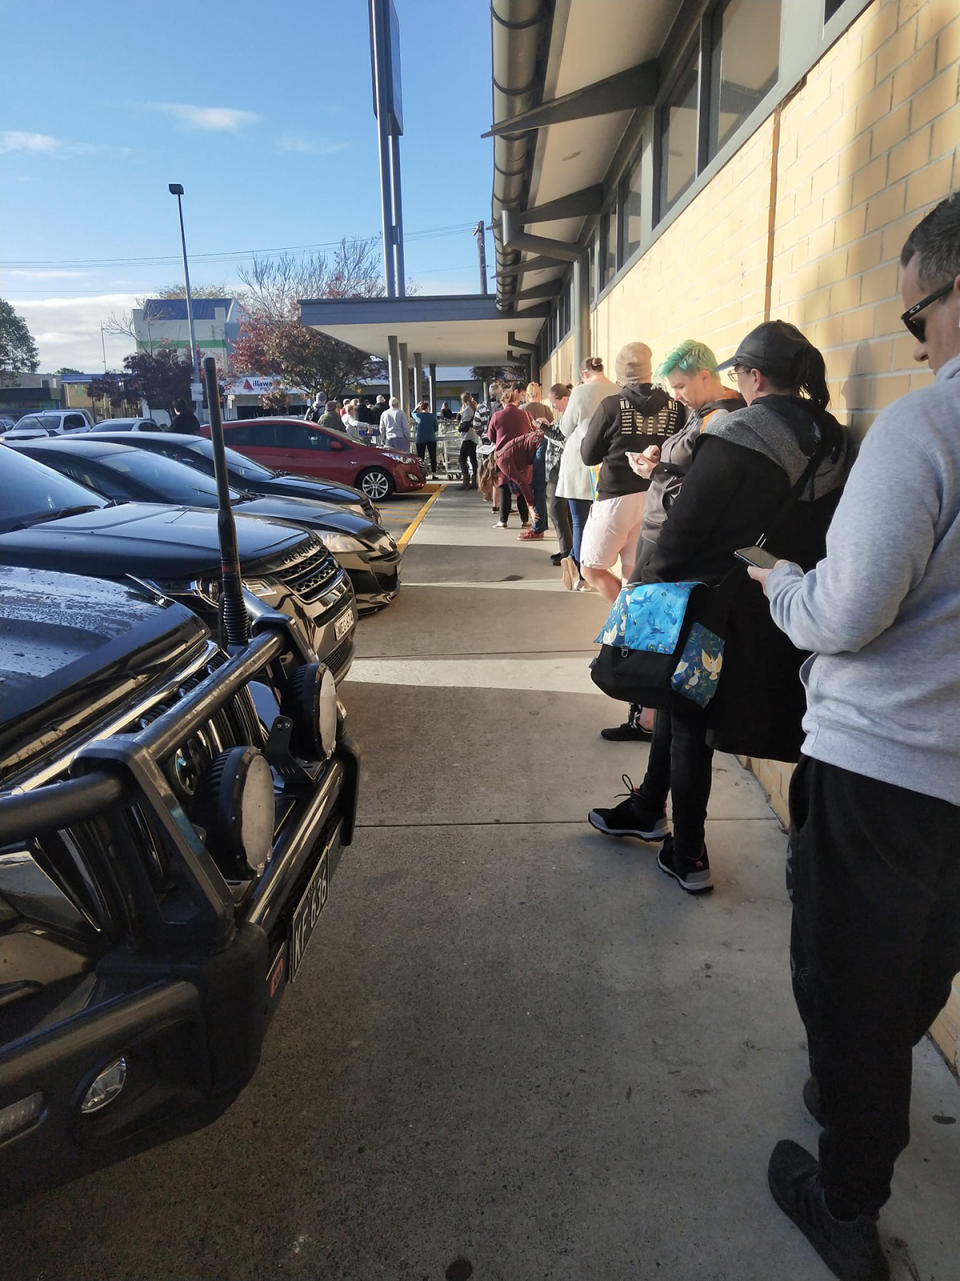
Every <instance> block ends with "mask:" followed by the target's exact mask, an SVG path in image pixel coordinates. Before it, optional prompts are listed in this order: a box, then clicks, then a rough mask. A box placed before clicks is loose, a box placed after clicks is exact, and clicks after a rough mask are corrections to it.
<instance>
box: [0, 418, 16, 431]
mask: <svg viewBox="0 0 960 1281" xmlns="http://www.w3.org/2000/svg"><path fill="white" fill-rule="evenodd" d="M16 425H17V420H16V419H15V418H3V417H0V434H2V433H3V432H5V431H10V429H11V428H13V427H16Z"/></svg>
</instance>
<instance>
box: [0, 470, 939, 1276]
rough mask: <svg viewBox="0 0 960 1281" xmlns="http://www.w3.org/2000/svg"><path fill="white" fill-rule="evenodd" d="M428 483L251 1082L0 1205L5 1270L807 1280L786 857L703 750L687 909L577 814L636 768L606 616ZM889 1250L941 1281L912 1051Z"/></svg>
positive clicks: (780, 842) (811, 1267) (901, 1272)
mask: <svg viewBox="0 0 960 1281" xmlns="http://www.w3.org/2000/svg"><path fill="white" fill-rule="evenodd" d="M494 519H495V518H494V517H493V515H492V514H491V512H490V508H489V507H488V506H486V505H485V504H484V503H483V502H482V500H480V499H479V497H478V496H477V495H476V494H475V493H473V492H464V491H462V490H460V489H459V488H454V487H452V486H451V487H448V488H447V489H446V490H445V492H443V493H442V494H441V495H440V497H439V498H438V499H437V500H436V502H435V503H434V504H433V505H432V507H431V509H430V511H429V512H428V514H427V516H426V519H425V520H424V521H423V522H422V523H421V524H420V526H419V527H418V529H417V530H416V533H415V534H414V536H413V539H412V541H411V543H410V545H409V547H408V549H407V552H406V558H405V564H404V586H403V588H402V590H401V592H400V596H399V598H398V599H397V601H396V602H395V603H394V604H393V605H392V606H391V607H390V608H389V609H387V610H386V611H384V612H383V613H381V614H379V615H376V616H375V617H373V618H370V619H365V620H364V621H363V622H362V623H361V625H360V633H359V636H360V641H359V657H358V659H357V661H356V663H355V666H354V669H353V673H352V674H351V678H350V680H349V681H348V683H347V685H346V686H345V688H344V699H345V702H346V703H347V706H348V711H349V716H350V724H351V730H352V732H353V734H354V736H355V737H356V739H357V741H358V742H359V743H360V745H361V748H362V752H363V773H362V781H361V789H362V790H361V803H360V827H359V830H358V832H357V836H356V841H355V844H354V845H353V847H352V848H351V849H350V850H349V851H348V852H347V854H346V855H345V857H344V860H343V862H342V864H341V867H340V870H339V872H338V874H337V876H336V877H335V879H334V881H333V883H332V888H331V898H330V901H329V903H328V906H327V907H326V909H325V912H324V919H323V925H322V928H321V929H319V930H318V933H317V935H316V937H315V939H314V941H313V942H312V943H311V945H310V949H309V952H308V954H307V957H306V960H305V961H304V970H303V971H302V978H301V979H300V980H299V981H298V983H297V984H296V986H295V987H294V988H293V989H292V990H291V991H290V992H289V993H288V994H287V996H286V998H285V1000H284V1003H283V1006H282V1008H281V1010H280V1012H279V1015H278V1017H277V1019H276V1020H275V1022H274V1025H273V1027H272V1029H271V1034H270V1038H269V1041H268V1045H267V1049H266V1053H265V1057H264V1062H263V1064H262V1066H261V1070H260V1072H259V1074H258V1076H257V1078H256V1080H255V1081H254V1082H253V1084H252V1085H251V1086H250V1087H249V1088H248V1090H247V1091H246V1092H245V1093H244V1095H243V1096H242V1097H241V1098H240V1099H239V1100H238V1102H237V1103H236V1104H235V1106H234V1107H233V1108H232V1109H231V1110H230V1112H228V1113H227V1114H226V1115H225V1116H224V1117H223V1118H221V1120H220V1121H218V1122H217V1123H216V1124H215V1125H214V1126H212V1127H211V1128H209V1129H208V1130H206V1131H203V1132H201V1133H199V1134H196V1135H192V1136H190V1137H189V1138H186V1139H183V1140H180V1141H179V1142H177V1143H175V1144H171V1145H168V1146H167V1147H166V1148H164V1149H161V1150H160V1151H158V1152H154V1153H147V1154H144V1155H143V1156H141V1157H139V1158H137V1159H136V1160H134V1161H131V1162H128V1163H127V1164H125V1165H122V1166H118V1167H116V1168H115V1169H113V1170H108V1171H104V1172H102V1173H100V1174H98V1175H95V1176H93V1177H91V1178H89V1179H86V1180H84V1181H83V1182H81V1183H77V1184H74V1185H72V1186H71V1187H67V1188H63V1189H60V1190H58V1191H55V1192H51V1193H50V1194H48V1195H47V1196H45V1197H42V1198H40V1199H38V1200H37V1201H35V1202H32V1203H31V1204H30V1205H28V1206H26V1207H22V1208H20V1209H18V1210H16V1211H12V1212H8V1213H7V1214H4V1215H0V1233H2V1234H3V1239H4V1240H5V1242H6V1243H7V1246H6V1248H5V1250H4V1267H3V1275H4V1278H6V1279H7V1281H12V1279H13V1278H18V1279H19V1278H23V1279H25V1278H28V1277H29V1278H40V1277H43V1278H45V1279H46V1281H50V1279H51V1278H70V1279H71V1281H78V1279H80V1278H98V1279H99V1281H113V1279H114V1278H116V1279H117V1281H119V1279H120V1278H131V1277H138V1278H194V1277H196V1278H205V1279H217V1281H219V1279H220V1278H223V1279H224V1281H227V1279H228V1278H250V1279H253V1278H258V1279H263V1278H274V1277H276V1278H304V1279H306V1278H311V1279H321V1278H322V1279H324V1281H326V1279H330V1281H334V1279H336V1281H375V1279H380V1278H385V1279H389V1281H445V1279H446V1281H467V1278H469V1277H474V1278H476V1281H626V1279H628V1278H632V1279H639V1281H648V1279H652V1278H664V1281H769V1278H772V1277H777V1278H788V1279H789V1281H807V1279H809V1281H826V1279H827V1278H828V1277H829V1274H828V1272H827V1271H826V1269H825V1268H824V1267H823V1265H822V1264H821V1263H820V1261H819V1260H818V1258H817V1257H816V1255H815V1254H814V1253H813V1251H812V1250H811V1248H810V1247H809V1246H808V1245H807V1243H806V1241H805V1240H804V1239H803V1238H802V1237H801V1235H800V1233H799V1232H798V1231H797V1230H796V1229H795V1228H794V1227H793V1226H792V1225H791V1224H790V1223H789V1222H788V1221H787V1220H786V1219H785V1218H784V1217H783V1215H782V1214H781V1213H780V1212H779V1211H778V1210H777V1209H776V1207H775V1206H774V1204H773V1202H772V1200H771V1198H770V1195H769V1192H768V1190H767V1187H766V1163H767V1158H768V1155H769V1153H770V1149H771V1148H772V1146H773V1143H774V1142H775V1141H776V1140H777V1139H779V1138H781V1137H792V1138H795V1139H796V1140H798V1141H799V1142H801V1143H803V1144H805V1145H806V1146H808V1147H810V1148H814V1149H815V1145H816V1141H817V1129H816V1127H815V1125H814V1123H813V1122H812V1120H810V1118H809V1117H808V1116H807V1114H806V1112H805V1111H804V1108H803V1105H802V1102H801V1098H800V1090H801V1086H802V1084H803V1080H804V1077H805V1069H806V1057H805V1052H804V1043H803V1029H802V1027H801V1025H800V1022H799V1020H798V1018H797V1015H796V1012H795V1009H794V1005H793V1000H792V996H791V992H790V982H789V974H788V966H787V936H788V927H789V909H788V903H787V899H786V894H785V891H784V886H783V863H784V850H785V837H784V835H783V832H782V830H781V828H780V825H779V823H778V821H777V819H776V818H775V817H774V815H773V814H772V812H771V811H770V810H769V808H768V807H767V805H766V803H765V801H764V797H763V793H762V791H761V789H760V787H759V786H758V784H757V783H756V781H755V780H754V779H753V777H752V775H750V774H748V773H747V772H746V771H744V770H743V769H741V767H740V766H739V765H738V763H737V762H736V761H735V760H734V759H733V758H730V757H722V756H718V757H717V759H716V766H715V782H714V792H713V797H712V799H711V804H710V819H709V822H708V831H707V842H708V846H709V849H710V856H711V863H712V867H713V874H714V879H715V884H716V889H715V891H714V893H713V894H712V895H709V896H704V897H701V898H692V897H690V896H688V895H686V894H684V893H683V892H682V891H681V890H680V888H679V887H678V886H677V885H676V884H675V883H674V882H673V881H672V880H670V879H669V878H668V877H666V876H664V875H663V874H662V873H661V872H659V871H658V869H657V867H656V863H655V852H656V851H655V847H654V846H652V845H644V844H641V843H640V842H635V841H626V842H622V843H619V842H616V841H613V840H610V839H607V838H604V837H602V836H601V835H599V834H598V833H596V832H594V831H593V830H592V829H591V828H590V827H589V826H588V825H587V823H586V812H587V810H588V809H589V808H590V807H591V806H592V805H596V804H610V803H612V802H613V798H614V796H615V794H616V793H617V792H620V791H622V790H623V787H622V784H621V782H620V775H621V773H624V772H625V773H627V774H629V775H630V776H632V778H633V779H634V780H639V779H640V777H642V774H643V769H644V761H645V757H646V748H644V747H639V746H636V745H627V746H623V745H617V744H609V743H605V742H603V741H601V740H600V739H599V737H598V731H599V729H600V728H601V726H603V725H605V724H610V723H615V722H616V720H618V719H619V718H620V712H621V708H620V706H619V705H616V706H615V705H614V704H612V703H610V702H609V701H608V700H607V699H605V698H604V697H603V696H602V695H600V694H599V693H598V692H596V691H595V689H594V687H593V686H592V684H591V683H590V680H589V675H588V671H587V664H588V661H589V658H590V656H591V654H592V653H593V652H594V647H593V645H592V640H593V637H594V636H595V635H596V633H597V631H598V629H599V626H600V623H601V622H602V620H603V618H604V617H605V614H606V605H605V603H604V602H603V601H602V600H600V599H599V598H598V597H596V596H591V595H581V594H573V593H567V592H565V591H563V589H562V587H561V585H560V579H559V573H558V571H556V570H554V569H553V568H552V567H551V565H550V562H549V559H548V554H549V552H550V551H551V550H553V549H554V548H555V543H554V542H553V541H552V539H548V540H547V541H546V542H543V543H526V544H524V543H519V542H517V539H516V535H517V532H518V528H517V524H518V522H517V517H516V516H515V515H514V516H513V517H512V521H511V524H512V526H513V527H512V528H511V529H509V530H507V531H503V530H498V529H494V528H492V524H493V521H494ZM915 1066H916V1074H915V1076H916V1079H915V1089H914V1106H913V1118H912V1121H913V1142H912V1144H911V1147H910V1148H909V1149H908V1151H907V1153H906V1154H905V1155H904V1157H903V1158H902V1159H901V1162H900V1165H899V1167H898V1170H897V1176H896V1181H895V1186H894V1195H893V1199H892V1200H891V1202H890V1204H889V1206H888V1207H887V1209H886V1211H885V1213H884V1216H883V1219H882V1223H881V1228H882V1233H883V1237H884V1240H885V1242H886V1244H887V1247H888V1250H889V1253H890V1257H891V1262H892V1265H893V1275H894V1277H895V1278H896V1279H897V1281H901V1279H902V1281H907V1278H911V1279H912V1281H934V1278H936V1279H937V1281H945V1279H946V1278H951V1277H956V1276H958V1275H960V1264H958V1262H957V1231H956V1202H957V1190H958V1187H960V1127H958V1125H956V1124H954V1123H953V1122H954V1121H955V1120H956V1118H958V1117H960V1093H958V1087H957V1083H956V1081H955V1080H954V1078H953V1077H952V1076H951V1074H950V1072H949V1071H948V1069H947V1068H946V1066H945V1065H944V1063H943V1061H942V1060H941V1059H940V1057H939V1055H938V1054H937V1053H936V1051H935V1050H934V1049H933V1047H932V1046H931V1045H929V1044H928V1043H927V1044H924V1045H923V1046H922V1047H921V1048H920V1049H919V1050H918V1052H917V1054H916V1057H915Z"/></svg>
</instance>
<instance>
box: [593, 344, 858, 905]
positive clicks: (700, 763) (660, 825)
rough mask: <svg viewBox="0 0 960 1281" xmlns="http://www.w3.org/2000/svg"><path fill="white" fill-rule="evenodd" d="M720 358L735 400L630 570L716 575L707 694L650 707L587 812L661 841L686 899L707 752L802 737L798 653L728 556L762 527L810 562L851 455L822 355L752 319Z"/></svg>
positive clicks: (688, 577)
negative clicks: (625, 762)
mask: <svg viewBox="0 0 960 1281" xmlns="http://www.w3.org/2000/svg"><path fill="white" fill-rule="evenodd" d="M727 366H733V369H734V374H735V376H736V379H737V386H738V389H739V391H740V394H741V396H742V397H743V400H744V402H745V405H744V407H743V408H742V409H734V410H733V412H732V413H728V414H724V415H722V416H720V417H719V418H718V419H710V421H709V422H706V423H705V426H704V429H703V431H702V432H701V433H700V434H699V435H698V436H697V437H696V439H695V441H694V449H693V459H692V462H691V463H690V467H689V469H688V471H687V472H686V474H685V476H684V478H683V484H682V486H681V489H680V492H679V494H678V495H677V496H676V499H675V500H674V501H673V502H672V503H671V504H670V506H669V508H668V511H667V518H666V519H665V520H664V522H663V525H662V527H661V528H660V531H659V533H658V534H657V538H656V541H655V543H654V545H653V552H652V555H651V556H650V559H649V560H648V561H647V563H646V565H644V566H643V568H642V569H641V570H640V572H639V574H638V575H637V577H639V579H640V580H641V581H642V582H644V583H678V582H703V583H709V584H712V585H717V584H719V583H720V582H726V581H729V583H730V587H731V588H732V590H731V591H730V594H729V596H728V599H727V601H726V610H725V614H726V616H725V619H724V624H723V630H724V649H723V667H722V670H721V672H720V678H719V681H718V685H717V690H716V693H715V694H714V696H713V698H712V699H711V700H710V703H709V704H708V706H707V707H706V708H704V709H702V710H701V709H700V708H698V707H696V706H695V704H693V703H691V704H690V707H689V709H688V708H686V707H684V708H683V709H682V710H681V709H680V708H679V707H674V708H672V709H671V710H670V711H669V712H658V713H657V717H656V722H655V726H654V733H653V741H652V743H651V746H650V756H649V759H648V761H647V772H646V775H645V777H644V780H643V782H642V783H641V785H640V787H638V788H633V787H632V785H631V789H630V794H629V796H628V797H627V800H625V801H624V802H623V803H622V805H618V806H617V807H616V808H615V809H611V810H594V811H592V813H591V814H590V822H591V824H592V825H593V826H594V827H597V828H599V830H600V831H605V832H606V833H607V834H608V835H611V836H639V837H640V839H641V840H647V841H651V840H660V841H662V843H661V845H660V850H659V852H658V854H657V866H658V867H659V868H660V870H661V871H662V872H664V873H666V874H667V875H668V876H670V877H672V878H673V879H674V880H676V881H677V882H678V884H679V885H680V887H681V888H682V889H684V890H686V891H687V892H688V893H690V894H702V893H705V892H706V891H708V890H710V889H711V888H712V886H713V880H712V877H711V873H710V861H709V858H708V855H707V847H706V843H705V839H704V833H705V823H706V817H707V803H708V800H709V797H710V784H711V780H712V771H711V764H712V757H713V753H714V750H717V751H721V752H732V753H734V754H735V755H741V756H752V757H757V758H761V759H767V760H775V761H795V760H797V758H798V756H799V754H800V746H801V743H802V742H803V730H802V728H801V720H802V717H803V709H804V692H803V685H802V683H801V680H800V666H801V663H802V662H803V658H804V655H803V654H802V653H801V651H800V650H798V649H797V648H796V647H795V646H794V645H793V644H792V643H791V642H790V641H789V640H788V639H787V637H786V636H784V634H783V633H782V632H780V631H779V630H778V628H777V627H776V625H775V624H774V622H773V620H772V618H771V617H770V611H769V609H767V608H766V601H765V600H764V599H763V597H762V596H760V599H759V601H757V600H756V598H755V596H754V597H751V595H750V594H749V593H750V589H751V587H752V584H751V582H750V579H749V578H747V576H746V571H745V570H744V572H743V574H742V579H741V577H740V576H739V575H737V576H736V577H731V571H732V570H735V567H736V566H737V561H736V560H735V558H734V551H735V550H736V549H737V548H738V547H746V546H749V545H751V544H754V543H756V542H758V541H759V540H760V539H761V538H762V537H763V536H765V535H766V534H767V532H769V533H770V544H771V548H772V549H773V550H774V551H775V553H776V554H777V556H779V557H782V558H783V559H785V560H790V561H792V562H794V563H796V564H797V565H799V566H801V568H803V569H812V568H813V566H814V565H816V564H817V562H818V561H819V560H820V559H821V558H822V557H823V554H824V549H825V546H826V532H827V527H828V525H829V524H830V519H831V517H832V516H833V512H834V509H835V508H836V506H837V503H838V501H839V499H840V494H841V492H842V489H843V485H844V481H845V480H846V475H847V471H848V470H849V467H850V463H851V461H852V458H853V448H852V441H851V438H850V435H849V433H848V431H847V430H846V428H845V427H842V426H841V425H840V423H839V422H837V420H836V418H834V417H833V415H832V414H831V413H829V411H828V410H827V405H828V403H829V401H830V392H829V389H828V387H827V377H826V368H825V365H824V360H823V356H822V354H821V353H820V352H819V351H818V350H817V348H816V347H814V345H813V344H812V343H811V342H810V341H809V339H808V338H806V336H805V335H804V334H803V333H801V331H800V330H799V329H797V327H796V326H795V325H792V324H790V323H789V322H788V321H785V320H769V321H764V322H763V323H762V324H760V325H758V326H757V327H756V328H755V329H752V330H751V331H750V332H749V333H748V334H747V335H746V337H745V338H744V339H742V341H741V342H740V345H739V346H738V348H737V351H736V353H735V355H734V356H732V357H731V358H730V360H728V361H727V362H726V363H725V364H724V365H721V366H719V367H718V370H719V369H723V368H726V367H727ZM674 376H676V371H674ZM668 377H670V375H668ZM688 394H689V393H688ZM694 396H696V390H694ZM650 461H652V460H650ZM658 465H659V464H658ZM757 595H759V593H757ZM668 794H669V796H670V797H671V799H672V808H673V832H672V834H669V833H668V832H667V820H666V806H667V797H668ZM598 820H599V821H598Z"/></svg>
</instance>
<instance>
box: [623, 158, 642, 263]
mask: <svg viewBox="0 0 960 1281" xmlns="http://www.w3.org/2000/svg"><path fill="white" fill-rule="evenodd" d="M640 150H642V147H641V148H638V155H637V158H636V160H635V161H634V162H633V165H632V166H631V168H630V169H628V170H627V174H626V177H625V178H624V180H623V187H622V189H621V195H620V210H621V215H622V226H621V231H620V240H621V243H622V245H623V261H624V262H627V260H628V259H629V258H630V257H631V255H632V254H634V253H636V251H637V250H638V249H639V248H640V241H641V238H642V234H643V223H642V220H641V207H640V199H641V189H640V168H641V165H640V162H641V156H640V155H639V151H640Z"/></svg>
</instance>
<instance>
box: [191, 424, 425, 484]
mask: <svg viewBox="0 0 960 1281" xmlns="http://www.w3.org/2000/svg"><path fill="white" fill-rule="evenodd" d="M200 430H201V431H202V433H203V435H204V436H209V435H210V428H209V427H202V428H201V429H200ZM223 439H224V442H225V443H226V444H227V445H229V446H230V448H231V449H235V450H237V452H238V453H241V454H246V455H247V457H248V458H252V459H254V461H255V462H258V463H262V464H263V465H264V466H265V467H272V468H274V469H275V470H276V471H282V472H294V473H296V474H297V475H300V476H319V477H320V478H321V479H322V480H336V481H340V482H342V483H344V484H347V485H353V486H354V487H355V488H356V489H361V490H363V492H364V493H365V494H366V495H367V497H368V498H370V499H371V500H372V501H373V502H381V501H382V500H383V499H384V498H389V497H390V495H391V494H393V493H398V494H406V493H410V492H411V491H412V490H415V489H422V488H423V482H424V474H423V468H422V467H421V465H420V460H419V459H418V458H417V456H416V454H401V453H398V452H395V451H393V450H389V449H377V448H375V447H374V446H373V445H364V444H361V443H360V441H358V440H354V439H353V437H352V436H348V435H347V434H346V433H345V432H341V431H331V430H330V429H329V428H326V427H320V426H318V425H317V424H316V423H311V422H307V421H305V420H304V419H303V418H243V419H241V420H240V421H239V422H225V423H224V424H223Z"/></svg>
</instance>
